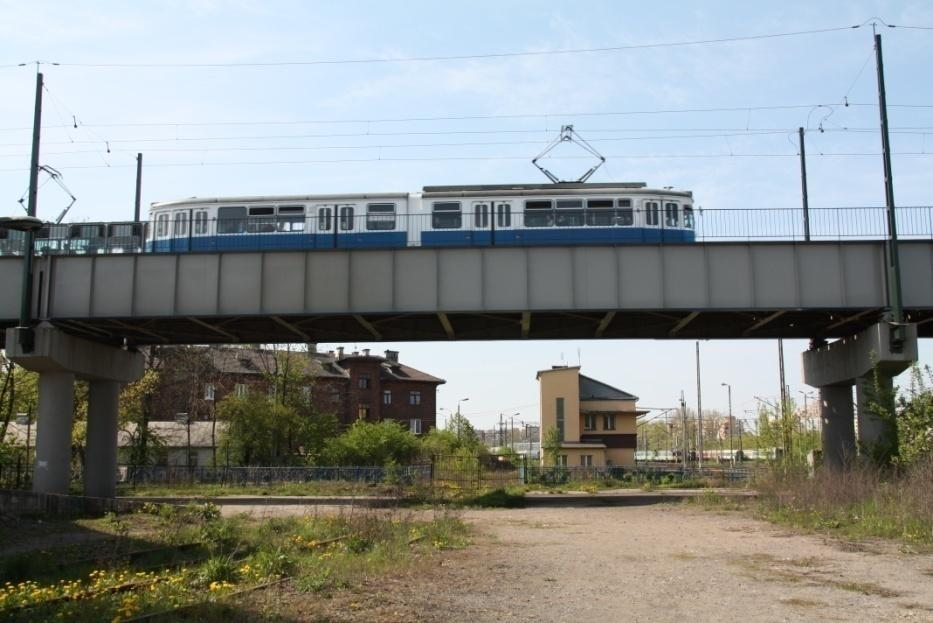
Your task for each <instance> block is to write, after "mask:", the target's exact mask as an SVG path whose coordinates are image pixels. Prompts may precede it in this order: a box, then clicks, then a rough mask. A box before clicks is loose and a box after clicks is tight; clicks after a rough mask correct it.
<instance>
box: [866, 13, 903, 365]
mask: <svg viewBox="0 0 933 623" xmlns="http://www.w3.org/2000/svg"><path fill="white" fill-rule="evenodd" d="M872 28H873V29H874V26H872ZM875 63H876V65H877V70H878V109H879V111H880V113H881V155H882V158H883V160H884V202H885V206H886V207H887V213H888V214H887V216H888V243H887V245H885V249H886V255H887V258H886V259H887V264H888V270H887V279H886V280H885V283H886V284H887V290H888V305H889V306H890V307H891V314H892V315H893V320H894V327H893V329H892V331H891V337H892V340H891V347H892V349H897V348H899V347H900V346H901V345H903V343H904V339H905V336H904V327H903V322H904V309H903V307H902V306H901V265H900V257H899V255H898V250H897V216H896V214H895V210H894V173H893V172H892V169H891V139H890V137H889V136H888V101H887V95H886V94H885V89H884V60H883V58H882V54H881V35H880V34H878V33H875Z"/></svg>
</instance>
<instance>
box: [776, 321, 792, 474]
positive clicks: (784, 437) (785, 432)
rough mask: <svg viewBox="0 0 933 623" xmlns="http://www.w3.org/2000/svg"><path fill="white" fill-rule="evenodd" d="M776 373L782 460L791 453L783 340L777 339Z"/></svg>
mask: <svg viewBox="0 0 933 623" xmlns="http://www.w3.org/2000/svg"><path fill="white" fill-rule="evenodd" d="M778 371H779V373H780V376H781V394H780V395H781V441H782V443H783V445H784V460H787V455H788V454H790V451H791V443H792V441H791V439H790V430H789V429H788V421H787V386H786V385H785V384H784V340H782V339H780V338H779V339H778Z"/></svg>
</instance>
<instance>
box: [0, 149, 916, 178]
mask: <svg viewBox="0 0 933 623" xmlns="http://www.w3.org/2000/svg"><path fill="white" fill-rule="evenodd" d="M880 155H881V153H880V152H814V153H811V154H808V156H814V157H867V156H870V157H872V158H876V157H878V156H880ZM892 155H894V156H933V153H930V152H920V151H916V152H914V151H900V152H892ZM797 157H798V156H797V154H795V153H746V154H742V153H732V154H618V155H607V156H606V158H614V159H617V160H623V159H625V160H652V159H655V160H665V159H668V160H680V159H682V160H690V159H694V160H708V159H730V158H732V159H743V158H749V159H754V158H797ZM588 158H592V156H561V157H554V158H553V159H554V160H583V159H588ZM494 160H503V161H505V160H524V161H526V160H528V156H527V155H523V156H437V157H409V158H398V157H391V158H381V157H378V158H337V159H322V160H256V161H227V162H224V161H198V162H161V163H159V162H157V163H149V164H147V165H146V166H147V168H169V167H188V168H195V167H223V166H269V165H276V166H279V165H281V166H285V165H305V164H343V163H360V162H440V161H494ZM134 166H135V165H132V164H126V165H118V164H115V165H111V166H110V167H104V166H101V165H75V166H62V167H61V168H62V169H75V170H77V169H101V168H113V169H117V168H130V167H134ZM27 170H28V169H26V168H10V169H0V173H10V172H21V171H27Z"/></svg>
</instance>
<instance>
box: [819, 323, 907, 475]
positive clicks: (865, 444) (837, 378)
mask: <svg viewBox="0 0 933 623" xmlns="http://www.w3.org/2000/svg"><path fill="white" fill-rule="evenodd" d="M891 328H892V325H891V324H890V323H886V322H881V323H878V324H875V325H872V326H871V327H868V328H867V329H865V330H864V331H862V332H860V333H857V334H856V335H853V336H850V337H847V338H842V339H840V340H836V341H835V342H830V343H828V344H822V345H819V346H815V347H812V348H811V349H810V350H808V351H806V352H804V353H803V381H804V383H806V384H807V385H810V386H811V387H816V388H818V389H819V390H820V419H821V420H822V424H823V436H822V443H823V462H824V464H825V465H826V466H827V467H829V468H830V469H835V470H839V469H843V468H845V466H846V465H847V464H848V463H850V462H851V461H853V460H854V459H855V457H856V455H858V454H864V453H866V452H867V453H870V452H871V450H872V448H873V447H875V446H878V445H879V444H886V443H889V442H890V441H891V435H894V434H896V432H897V431H896V428H895V427H894V426H892V425H891V424H890V423H888V422H885V421H884V420H882V419H881V418H879V417H878V416H877V415H876V414H875V412H874V410H873V406H874V404H873V403H877V402H881V403H884V402H887V403H889V406H891V407H893V392H892V388H893V378H894V377H895V376H896V375H898V374H900V373H901V372H903V371H904V370H906V369H907V368H908V367H910V365H911V364H912V363H913V362H914V361H916V360H917V326H916V325H906V326H905V327H904V329H905V331H904V333H905V336H906V339H905V340H904V342H903V344H900V345H897V344H892V341H891ZM876 371H877V375H876ZM853 385H854V386H855V388H856V397H857V399H856V401H855V403H854V405H853V400H852V386H853ZM876 385H877V386H878V387H877V388H876ZM878 390H880V391H878ZM853 406H854V407H855V410H854V411H855V414H854V416H853ZM856 422H857V423H858V426H857V429H856ZM856 435H857V439H858V443H856Z"/></svg>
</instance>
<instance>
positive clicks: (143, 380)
mask: <svg viewBox="0 0 933 623" xmlns="http://www.w3.org/2000/svg"><path fill="white" fill-rule="evenodd" d="M159 384H160V374H159V371H158V370H155V369H153V368H147V369H146V371H145V372H143V375H142V377H140V378H139V379H138V380H136V381H133V382H132V383H128V384H127V385H126V386H124V387H123V390H122V391H121V392H120V427H121V429H122V430H123V431H124V432H126V433H127V435H128V436H129V439H130V456H129V460H130V463H131V464H132V465H148V464H149V463H150V462H151V460H152V456H153V451H158V450H159V449H161V448H162V447H163V446H164V443H163V440H162V439H161V438H160V437H159V436H158V435H153V434H152V432H151V431H150V430H149V421H150V418H151V416H152V413H151V409H152V397H153V396H154V395H155V393H156V392H157V391H158V389H159Z"/></svg>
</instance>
